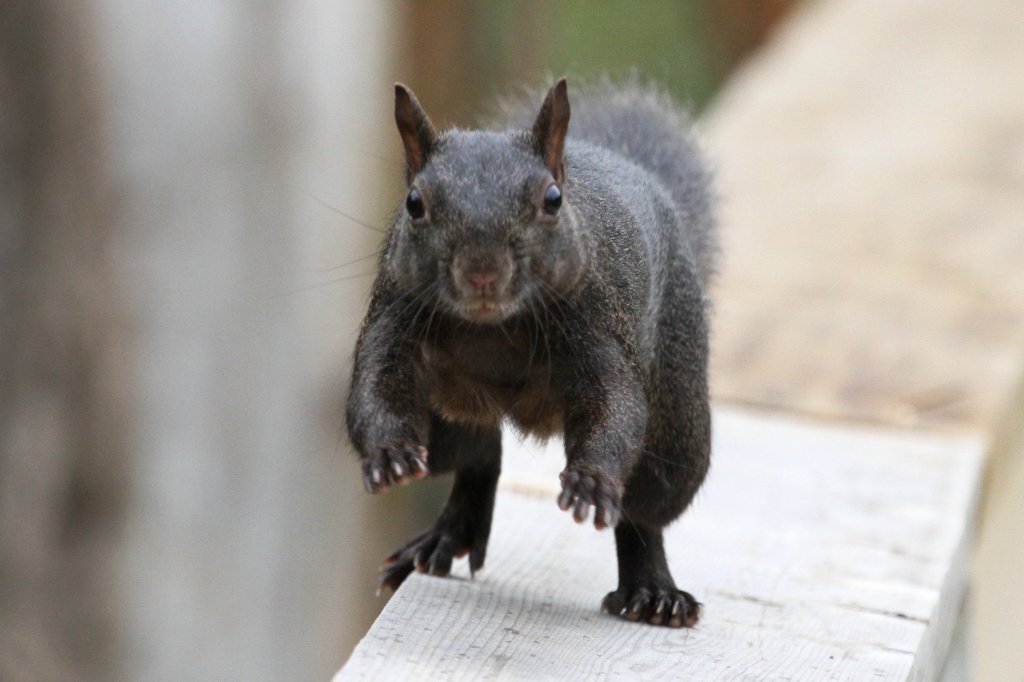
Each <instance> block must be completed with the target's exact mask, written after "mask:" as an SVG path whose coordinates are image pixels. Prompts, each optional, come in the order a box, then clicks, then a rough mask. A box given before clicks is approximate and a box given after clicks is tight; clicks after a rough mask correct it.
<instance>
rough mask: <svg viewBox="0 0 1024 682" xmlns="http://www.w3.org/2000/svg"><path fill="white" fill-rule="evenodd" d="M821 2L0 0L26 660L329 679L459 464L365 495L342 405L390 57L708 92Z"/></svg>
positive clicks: (398, 160) (470, 86)
mask: <svg viewBox="0 0 1024 682" xmlns="http://www.w3.org/2000/svg"><path fill="white" fill-rule="evenodd" d="M795 1H796V0H687V1H683V0H680V1H676V2H670V1H667V0H658V1H652V2H645V3H634V2H626V1H622V0H620V1H617V2H613V1H609V2H603V3H594V2H585V1H584V0H571V1H565V2H559V3H551V2H541V1H539V0H523V1H513V0H500V1H494V2H486V3H483V2H471V1H469V0H450V1H444V2H415V3H413V2H402V1H400V0H390V1H381V0H329V1H328V0H295V1H292V2H284V1H283V0H266V1H265V2H259V3H256V2H253V3H245V2H225V1H223V0H211V1H209V2H204V3H180V2H179V3H174V2H167V1H160V0H92V1H91V2H70V1H67V0H5V2H3V3H2V4H0V680H4V681H6V680H50V679H53V680H86V681H91V680H111V679H145V680H183V679H195V680H206V679H244V680H251V681H256V680H305V679H310V680H312V679H326V678H327V677H329V676H330V675H331V674H332V673H333V672H334V671H335V670H336V669H337V668H338V667H339V666H340V665H341V664H342V663H343V662H344V660H345V659H346V657H347V656H348V654H349V652H350V651H351V648H352V647H353V645H354V644H355V642H356V641H357V640H358V638H359V637H360V636H361V635H362V634H363V633H364V632H365V630H366V629H367V627H368V626H369V624H370V623H371V622H372V619H373V617H374V616H375V614H376V613H377V611H379V609H380V608H381V607H382V606H383V605H384V603H385V598H376V597H374V596H373V592H374V588H375V587H376V575H375V571H376V567H377V565H378V562H379V560H380V559H381V558H382V557H383V556H385V555H386V554H387V553H388V552H389V551H390V550H391V549H392V548H393V547H394V546H395V545H397V544H399V543H400V542H402V541H404V540H405V539H406V538H407V537H408V536H409V535H410V534H411V533H413V532H415V531H418V530H420V529H421V528H422V527H423V526H425V525H427V524H428V523H429V522H430V521H431V520H432V519H433V518H434V516H435V514H436V511H437V509H438V507H439V506H440V503H441V499H442V497H443V495H444V494H445V488H446V482H445V481H437V482H431V483H430V484H425V485H419V486H413V487H410V488H403V489H401V490H397V491H395V492H394V493H392V494H390V495H388V496H384V497H381V498H370V497H369V496H366V495H365V494H364V493H363V491H362V487H361V485H360V481H359V475H358V472H359V469H358V466H357V465H356V463H355V462H354V461H353V458H352V454H351V452H350V449H349V447H348V443H347V440H346V438H345V435H344V431H343V419H342V404H343V400H344V396H345V393H346V389H347V380H348V373H349V366H350V365H349V363H350V354H351V349H352V346H353V343H354V340H355V333H356V330H357V327H358V324H359V321H360V319H361V316H362V314H363V310H364V306H365V304H366V299H367V291H368V287H369V285H370V282H371V279H372V276H373V270H374V263H375V260H374V258H375V252H376V249H377V248H378V246H379V244H380V241H381V236H382V235H381V230H382V229H383V228H384V226H385V225H386V222H387V216H388V214H389V212H390V211H391V210H392V208H393V207H394V206H395V205H396V204H397V202H398V201H400V199H401V195H402V190H401V177H402V156H401V147H400V143H399V139H398V136H397V135H396V134H395V133H394V130H393V123H392V113H391V112H392V100H391V97H392V92H393V91H392V83H393V82H394V81H395V80H401V81H403V82H405V83H408V84H409V85H410V86H411V87H412V88H413V89H414V90H415V91H416V93H417V94H418V95H419V97H420V99H421V101H422V102H423V103H424V105H425V106H426V108H427V110H428V111H429V112H430V113H431V116H432V117H433V119H434V121H435V122H436V123H438V124H444V125H447V124H460V125H470V124H472V123H473V120H474V117H476V116H477V115H479V114H480V113H481V112H482V111H484V110H485V109H486V106H487V104H488V103H489V102H490V100H491V99H492V97H493V96H495V95H498V94H501V93H503V92H505V91H506V90H507V89H508V88H509V87H511V86H515V85H517V84H522V83H529V84H537V83H541V82H546V81H547V80H548V79H549V78H550V77H551V76H553V75H562V74H568V75H570V76H571V77H574V78H586V77H593V76H595V75H597V74H602V73H610V74H612V75H617V74H618V75H623V74H628V73H630V72H632V71H634V70H635V71H637V72H638V73H640V74H641V75H643V76H645V77H648V78H650V79H652V80H655V81H657V82H660V83H662V84H664V86H665V87H666V88H667V89H668V90H669V91H670V92H671V93H672V94H673V95H674V96H675V97H676V98H677V99H678V100H679V101H680V102H682V103H685V104H688V105H689V106H691V107H692V108H693V109H694V111H696V112H700V111H701V109H702V108H703V107H704V106H705V104H706V103H707V102H708V101H709V100H710V99H711V98H712V97H713V96H714V93H715V90H716V88H717V87H718V86H719V85H720V84H721V83H722V82H723V80H724V79H726V78H727V77H728V75H729V73H730V72H731V71H732V70H733V69H734V68H735V67H736V66H737V65H738V64H739V63H740V62H741V61H742V60H743V58H744V56H745V55H747V54H749V53H750V51H751V50H754V49H756V48H757V46H758V45H759V44H761V43H762V42H763V41H764V40H765V39H766V36H768V35H769V34H770V33H771V31H772V29H773V27H774V26H776V25H777V22H779V21H780V19H781V18H782V17H784V16H785V14H786V13H787V12H788V11H789V10H790V9H791V6H792V5H794V4H795Z"/></svg>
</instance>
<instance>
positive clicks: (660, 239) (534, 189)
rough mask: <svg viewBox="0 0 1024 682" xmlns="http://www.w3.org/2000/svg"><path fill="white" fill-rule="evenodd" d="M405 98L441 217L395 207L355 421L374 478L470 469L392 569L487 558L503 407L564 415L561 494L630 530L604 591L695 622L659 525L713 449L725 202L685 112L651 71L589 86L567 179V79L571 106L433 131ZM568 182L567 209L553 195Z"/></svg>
mask: <svg viewBox="0 0 1024 682" xmlns="http://www.w3.org/2000/svg"><path fill="white" fill-rule="evenodd" d="M559 86H560V87H561V90H560V91H559V90H558V88H559ZM400 91H402V92H407V91H404V88H400ZM400 97H404V99H402V106H403V107H404V108H403V109H402V110H401V113H400V115H399V127H400V129H402V130H403V135H404V137H403V139H406V140H409V142H407V153H408V154H409V158H410V181H411V185H412V186H413V187H415V188H416V189H417V191H418V192H419V193H420V195H421V196H422V199H423V202H424V204H425V206H426V217H425V218H423V219H420V220H418V221H416V222H414V221H413V220H412V218H411V217H410V216H409V214H408V213H407V212H406V211H405V210H404V209H400V210H399V211H398V212H397V213H396V218H395V221H394V224H393V225H392V227H391V230H390V232H389V235H388V239H387V244H386V246H385V249H384V251H383V255H382V257H381V262H380V266H381V267H380V274H379V276H378V279H377V281H376V283H375V286H374V291H373V296H372V300H371V303H370V310H369V312H368V314H367V318H366V321H365V323H364V326H363V330H362V332H361V334H360V339H359V342H358V345H357V349H356V360H355V370H354V373H353V380H352V389H351V394H350V396H349V401H348V411H347V421H348V428H349V434H350V436H351V438H352V442H353V444H354V445H355V447H356V449H357V450H358V451H359V453H360V455H361V457H362V459H363V469H364V476H365V477H366V479H367V488H368V489H371V490H373V491H374V492H376V491H378V490H382V489H386V488H387V486H388V485H389V484H391V483H396V482H402V481H404V480H405V479H407V478H409V477H415V476H417V475H419V474H420V473H423V474H425V470H424V471H423V472H420V469H421V468H424V469H425V466H429V469H430V471H431V473H442V472H444V471H455V474H456V483H455V487H454V489H453V492H452V497H451V498H450V499H449V502H448V505H447V507H446V509H445V512H444V513H443V514H442V516H441V518H440V519H439V520H438V522H437V523H436V524H435V525H434V527H433V528H432V529H431V530H429V531H428V532H427V533H425V534H424V535H423V536H420V537H419V538H417V539H415V540H414V541H413V542H411V543H410V545H407V546H406V547H405V548H402V549H400V550H399V551H398V552H396V554H395V555H394V556H393V557H391V559H392V560H393V562H394V563H392V565H391V566H390V567H388V568H387V569H386V570H385V573H384V578H383V582H384V584H386V585H390V586H392V587H395V586H397V584H399V583H400V582H401V581H402V579H404V577H405V576H406V575H408V572H409V571H411V570H413V568H420V569H421V570H426V571H428V572H431V573H436V574H441V575H443V574H447V571H448V569H449V567H450V564H451V554H452V551H453V550H452V548H453V547H454V548H455V549H454V551H459V550H466V551H469V552H470V565H471V568H473V569H474V570H475V568H478V567H479V566H480V565H482V563H483V557H484V553H485V550H486V541H487V535H488V533H489V530H490V513H491V510H490V506H491V505H492V504H493V484H494V482H496V480H497V471H498V470H500V443H499V441H500V439H498V438H497V437H496V436H495V434H496V433H497V432H498V429H499V425H500V422H501V420H502V419H506V418H507V419H509V420H510V421H511V422H512V423H513V424H515V425H516V427H517V428H519V429H520V430H521V431H523V432H524V433H528V434H532V435H536V436H539V437H546V436H549V435H551V434H553V433H563V434H564V436H565V444H566V459H567V464H566V470H565V472H564V473H563V475H562V483H563V493H562V495H561V496H560V498H559V504H560V505H561V506H562V507H563V508H564V509H567V510H571V511H573V513H574V515H575V516H576V517H577V519H578V520H582V519H586V518H588V517H589V514H590V509H591V507H593V510H594V523H595V525H597V526H598V527H599V528H600V527H603V526H606V525H610V526H615V527H616V540H617V546H618V553H619V577H620V580H619V588H618V589H617V590H616V591H614V592H612V593H610V594H609V595H608V597H607V598H606V600H605V603H604V608H605V609H606V610H608V611H610V612H614V613H616V614H618V615H623V616H624V617H626V618H629V619H631V620H639V619H643V620H647V621H649V622H652V623H658V624H666V625H675V626H679V625H692V624H693V623H694V622H696V619H697V614H698V612H699V605H698V604H697V602H696V601H695V600H694V599H693V597H692V596H690V595H688V594H687V593H685V592H683V591H681V590H678V589H677V588H676V587H675V584H674V582H673V581H672V577H671V574H670V573H669V570H668V565H667V562H666V560H665V556H664V551H663V549H662V542H661V530H662V528H663V527H664V526H665V525H666V524H668V523H670V522H671V521H672V520H673V519H675V518H676V517H678V516H679V514H681V513H682V512H683V510H684V509H685V508H686V507H687V506H688V505H689V503H690V501H691V500H692V499H693V496H694V495H695V493H696V492H697V489H698V488H699V487H700V485H701V483H702V482H703V480H704V476H705V474H706V472H707V468H708V464H709V455H710V411H709V408H708V393H707V354H708V345H707V320H706V314H707V311H706V307H707V305H706V301H707V297H706V292H705V287H706V286H707V283H708V280H709V279H710V277H711V274H712V272H713V269H714V255H715V247H714V219H713V216H712V212H711V203H712V198H711V197H712V195H711V191H710V176H709V173H708V172H707V170H706V169H705V166H704V165H703V162H702V161H701V159H700V157H699V155H698V153H697V147H696V145H695V144H694V142H693V140H692V138H691V134H690V131H689V123H688V119H687V118H686V116H685V115H683V114H682V113H680V112H679V111H678V110H677V109H676V108H675V107H673V106H672V105H671V103H670V102H669V101H668V99H667V98H666V97H664V96H663V95H661V94H658V93H656V92H654V91H652V90H650V89H645V88H642V87H640V86H638V85H636V84H626V85H622V86H613V85H610V84H607V83H603V84H600V85H598V86H596V87H594V88H592V89H588V90H584V91H582V92H579V93H576V92H574V93H573V94H572V96H571V98H570V99H571V103H572V114H571V122H570V123H569V128H568V130H569V134H568V139H567V141H566V143H565V150H564V181H561V180H560V178H561V169H562V168H563V167H562V166H561V165H559V164H558V163H557V162H558V161H560V160H562V159H563V157H562V156H561V155H560V154H555V155H553V156H552V153H551V149H552V147H550V145H549V146H548V147H544V144H545V141H546V140H547V141H548V142H550V140H551V139H555V140H557V139H558V135H557V133H558V131H559V130H562V131H564V123H565V118H564V116H565V113H564V112H567V111H568V105H565V104H564V97H565V86H564V83H562V84H559V85H556V88H553V89H552V91H551V92H550V93H549V94H548V100H546V103H545V107H548V106H549V104H550V103H551V102H552V101H553V102H554V103H555V105H558V104H559V102H560V101H561V102H563V106H564V107H565V108H564V109H561V110H560V109H559V108H558V106H554V108H546V109H542V113H541V114H540V115H538V114H536V111H537V109H536V103H535V102H534V103H531V106H530V108H526V107H525V106H522V105H512V106H507V107H506V112H507V116H508V118H507V120H508V121H509V123H510V125H511V126H512V127H511V128H510V129H509V130H507V131H504V132H482V131H464V130H449V131H445V132H443V133H440V134H437V135H434V134H433V129H432V127H431V126H430V125H429V120H428V119H426V115H425V114H423V113H422V111H421V110H419V109H418V104H417V103H415V98H414V97H412V95H411V93H408V94H407V95H404V96H403V95H401V93H400ZM559 97H562V98H563V100H559ZM410 101H411V102H412V103H413V104H414V105H415V108H414V109H412V110H410V108H409V107H410V106H411V105H410V104H409V102H410ZM545 111H546V112H548V114H547V115H545V113H544V112H545ZM552 112H554V113H552ZM559 112H563V113H559ZM534 116H536V122H535V121H534V119H533V117H534ZM403 120H404V121H407V123H406V124H405V128H402V126H403ZM410 122H411V123H410ZM413 124H415V126H417V127H416V128H415V129H414V128H413V127H412V126H413ZM531 124H533V128H532V132H531ZM560 124H561V125H562V126H563V127H562V128H561V129H559V125H560ZM410 130H415V131H416V132H417V134H418V135H419V136H414V135H412V134H410V133H409V131H410ZM422 131H428V132H429V133H431V135H433V136H430V135H427V136H424V135H423V134H421V133H422ZM546 136H547V137H546ZM421 141H422V143H421ZM408 145H412V146H411V147H410V146H408ZM545 149H547V150H548V151H547V152H544V151H543V150H545ZM555 149H556V151H560V149H561V148H560V147H557V146H556V147H555ZM424 158H425V159H426V161H425V164H424V165H422V168H420V169H419V170H416V168H419V165H417V166H416V167H415V168H414V166H413V164H414V162H415V163H416V164H421V163H422V160H423V159H424ZM552 183H555V184H556V185H559V183H560V189H561V193H562V205H561V209H560V210H559V211H558V212H557V218H556V217H553V216H552V215H550V213H549V212H548V210H547V209H546V208H545V206H546V204H544V201H543V197H544V193H545V189H546V188H548V187H549V186H550V185H551V184H552ZM468 443H474V445H473V447H472V448H469V447H468V446H467V445H466V444H468ZM457 444H461V445H457ZM423 446H426V452H427V454H426V455H423V454H422V452H423ZM469 481H473V483H472V485H471V484H470V483H469ZM481 481H484V483H480V482H481ZM481 486H483V487H482V488H481ZM470 490H473V491H474V492H472V493H470V492H468V491H470ZM620 519H621V521H620ZM474 563H475V565H474ZM666 604H667V605H668V608H669V610H670V611H674V613H675V615H673V616H672V617H670V616H669V615H667V614H666V613H663V611H664V608H666Z"/></svg>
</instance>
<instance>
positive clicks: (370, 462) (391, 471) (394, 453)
mask: <svg viewBox="0 0 1024 682" xmlns="http://www.w3.org/2000/svg"><path fill="white" fill-rule="evenodd" d="M428 473H429V470H428V469H427V449H426V448H425V447H423V446H422V445H416V444H415V443H412V442H410V441H406V440H399V441H393V442H391V443H388V444H386V445H384V446H382V447H380V448H377V449H376V450H375V451H374V452H373V454H371V455H370V456H369V457H366V458H364V459H363V486H364V487H365V488H366V492H369V493H379V492H382V491H384V490H387V489H388V488H389V487H391V486H392V485H405V484H406V483H408V482H409V481H410V480H412V479H413V478H425V477H426V475H427V474H428Z"/></svg>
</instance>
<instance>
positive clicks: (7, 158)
mask: <svg viewBox="0 0 1024 682" xmlns="http://www.w3.org/2000/svg"><path fill="white" fill-rule="evenodd" d="M90 42H91V39H90V31H89V25H88V14H87V12H85V11H84V9H83V8H82V7H81V6H79V5H78V4H75V3H61V2H59V1H52V0H25V1H22V0H12V1H9V2H5V3H3V4H2V5H0V679H3V680H27V679H33V680H36V679H39V680H47V679H103V678H108V679H109V676H110V675H111V674H112V673H113V671H114V667H113V666H112V665H111V660H112V659H111V657H110V655H109V654H110V653H111V652H112V650H113V646H114V642H115V639H116V637H115V634H116V621H117V612H116V609H115V608H114V600H113V588H114V582H113V580H112V579H111V576H112V573H113V569H114V561H113V548H114V547H115V543H116V542H117V537H118V530H119V528H120V527H121V525H122V522H123V520H124V517H125V508H124V499H125V498H124V493H125V490H126V480H127V478H128V474H129V472H130V461H129V460H130V456H129V453H128V450H127V448H126V440H125V436H126V431H125V428H124V427H125V415H126V412H125V404H124V402H123V400H122V398H121V396H122V394H123V389H124V384H123V382H122V378H123V377H122V374H123V372H122V366H123V347H122V341H123V335H122V331H123V330H122V329H121V326H120V324H119V322H120V321H121V319H122V318H121V313H122V310H121V306H120V300H119V297H118V292H117V291H116V286H115V283H114V282H113V279H112V277H113V266H112V262H111V258H110V247H111V242H112V238H113V230H112V226H111V225H110V223H109V221H108V218H109V216H110V199H111V195H110V191H109V190H110V187H109V177H108V173H107V165H106V159H105V157H104V154H103V149H102V145H101V135H100V119H99V107H100V104H101V103H100V102H99V100H98V98H97V93H96V79H95V76H96V64H95V62H94V61H93V59H92V57H93V56H94V53H93V52H92V51H91V49H90V47H91V46H90V44H89V43H90Z"/></svg>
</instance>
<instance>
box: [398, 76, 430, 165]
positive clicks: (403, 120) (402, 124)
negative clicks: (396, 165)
mask: <svg viewBox="0 0 1024 682" xmlns="http://www.w3.org/2000/svg"><path fill="white" fill-rule="evenodd" d="M395 123H397V124H398V132H399V134H400V135H401V136H402V144H403V145H405V165H406V180H408V181H411V180H412V178H413V176H414V175H416V174H417V173H419V172H420V171H421V170H423V167H424V166H425V165H427V157H429V156H430V149H431V147H433V146H434V141H435V140H436V139H437V131H436V130H434V125H433V124H432V123H431V122H430V119H429V118H427V114H426V112H425V111H423V107H421V106H420V103H419V101H418V100H417V99H416V95H414V94H412V90H410V89H409V88H407V87H405V86H404V85H402V84H401V83H395Z"/></svg>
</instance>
